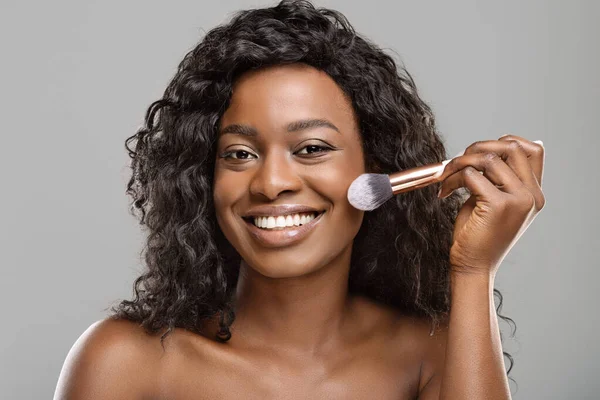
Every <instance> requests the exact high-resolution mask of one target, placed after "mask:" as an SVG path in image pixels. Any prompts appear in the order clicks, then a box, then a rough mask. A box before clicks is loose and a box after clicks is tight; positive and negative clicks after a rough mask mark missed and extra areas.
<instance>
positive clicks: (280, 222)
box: [275, 215, 285, 228]
mask: <svg viewBox="0 0 600 400" xmlns="http://www.w3.org/2000/svg"><path fill="white" fill-rule="evenodd" d="M275 226H276V227H278V228H285V217H282V216H281V215H280V216H279V217H277V219H276V220H275Z"/></svg>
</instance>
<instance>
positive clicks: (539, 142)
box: [533, 140, 544, 146]
mask: <svg viewBox="0 0 600 400" xmlns="http://www.w3.org/2000/svg"><path fill="white" fill-rule="evenodd" d="M533 143H537V144H539V145H540V146H543V145H544V142H542V141H541V140H534V141H533Z"/></svg>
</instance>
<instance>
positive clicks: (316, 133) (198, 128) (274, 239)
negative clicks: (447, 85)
mask: <svg viewBox="0 0 600 400" xmlns="http://www.w3.org/2000/svg"><path fill="white" fill-rule="evenodd" d="M134 140H135V141H136V145H135V149H132V148H130V147H129V144H130V143H131V142H132V141H134ZM126 147H127V149H128V150H129V152H130V156H131V158H132V169H133V174H132V177H131V180H130V181H129V184H128V193H129V194H131V195H132V197H133V200H134V201H133V206H134V207H135V209H136V210H139V211H140V214H141V223H142V224H145V225H146V226H147V227H148V231H149V235H148V242H147V247H146V249H145V254H146V258H145V259H146V263H147V266H148V271H147V272H146V273H145V274H144V275H142V276H141V277H139V278H138V279H137V280H136V282H135V298H134V299H133V300H132V301H123V302H122V303H121V304H119V306H118V307H117V308H115V309H114V310H113V311H114V315H112V316H111V318H107V319H106V320H103V321H100V322H98V323H96V324H93V325H92V326H91V327H90V328H89V329H88V330H87V331H86V332H85V333H84V334H83V335H82V337H81V338H80V339H79V340H78V341H77V342H76V344H75V345H74V346H73V349H72V350H71V352H70V353H69V355H68V357H67V360H66V361H65V366H64V367H63V371H62V373H61V376H60V378H59V382H58V387H57V390H56V394H55V399H65V400H66V399H72V400H74V399H87V400H96V399H116V398H118V399H365V398H374V399H415V398H418V399H426V400H431V399H439V398H449V399H482V398H485V399H506V398H510V391H509V386H508V380H507V373H506V372H505V366H504V361H503V352H502V347H501V337H500V333H499V330H498V320H497V314H496V312H495V311H494V308H493V307H494V303H493V294H494V293H497V294H499V292H497V291H496V292H495V290H494V289H493V284H494V278H495V275H496V272H497V269H498V267H499V265H500V263H501V261H502V259H503V258H504V256H505V255H506V254H507V252H508V251H509V249H510V248H511V247H512V245H514V243H515V242H516V240H517V239H518V237H519V236H520V235H521V234H522V233H523V231H524V230H525V229H526V228H527V226H528V225H529V224H530V223H531V221H532V220H533V218H534V217H535V215H536V214H537V213H538V212H539V211H540V210H541V209H542V207H543V205H544V196H543V193H542V191H541V179H542V168H543V148H542V147H541V146H540V145H538V144H536V143H532V142H530V141H529V140H526V139H524V138H521V137H517V136H505V137H502V138H500V139H499V140H487V141H481V142H477V143H474V144H473V145H471V146H470V147H468V148H467V149H466V150H465V153H464V155H463V156H459V157H456V158H455V159H454V160H453V161H452V162H451V163H449V164H448V165H447V166H446V169H445V171H444V174H443V175H442V176H441V177H440V181H441V182H442V183H441V184H435V185H431V186H428V187H425V188H422V189H418V190H415V191H412V192H408V193H405V194H402V195H398V196H396V197H394V198H393V199H392V200H390V201H388V202H387V203H385V204H384V205H383V206H382V207H380V208H378V209H377V210H375V211H372V212H369V213H364V212H362V211H359V210H356V209H354V208H353V207H352V206H351V205H350V204H349V203H348V201H347V197H346V196H347V190H348V187H349V185H350V183H351V182H352V181H353V180H354V179H355V178H356V177H357V176H359V175H360V174H362V173H365V172H379V173H392V172H395V171H398V170H402V169H406V168H410V167H415V166H419V165H423V164H427V163H434V162H439V161H441V160H443V159H445V158H446V151H445V149H444V146H443V143H442V140H441V138H440V137H439V136H438V134H437V133H436V129H435V124H434V118H433V115H432V113H431V110H430V108H429V107H428V106H427V105H426V104H425V103H424V102H423V101H422V100H421V99H420V98H419V96H418V95H417V90H416V88H415V86H414V83H413V81H412V79H411V77H410V75H409V74H408V73H407V72H406V71H404V70H403V69H401V70H400V72H398V69H397V66H396V64H395V63H394V61H393V60H392V58H390V57H389V56H388V55H386V54H385V53H384V52H382V51H381V50H380V49H379V48H378V47H377V46H375V45H374V44H372V43H370V42H369V41H367V40H366V39H363V38H361V37H360V36H359V35H357V34H355V32H354V31H353V29H352V27H351V26H350V24H349V23H348V21H347V20H346V19H345V18H344V17H343V15H341V14H340V13H338V12H336V11H333V10H327V9H315V8H314V7H313V5H312V4H310V3H309V2H306V1H282V2H281V3H280V4H279V5H277V6H275V7H272V8H265V9H257V10H249V11H244V12H239V13H238V14H237V15H236V16H235V17H234V18H233V19H232V21H231V22H230V23H228V24H226V25H223V26H219V27H217V28H215V29H213V30H212V31H210V32H209V33H208V34H207V35H206V37H205V38H204V39H203V40H202V42H201V43H199V44H198V46H197V47H196V48H194V49H193V50H192V51H191V52H189V53H188V54H187V55H186V57H185V58H184V60H183V61H182V62H181V64H180V66H179V68H178V71H177V74H176V75H175V77H174V78H173V80H172V81H171V83H170V84H169V86H168V87H167V89H166V91H165V93H164V96H163V98H162V99H160V100H158V101H156V102H155V103H153V104H152V105H151V106H150V108H149V110H148V113H147V116H146V121H145V126H144V127H143V129H140V131H139V132H137V133H136V135H134V136H132V137H130V138H128V140H127V142H126ZM478 171H481V172H483V174H480V173H478ZM458 188H466V189H468V191H469V192H470V194H471V197H470V198H469V199H468V200H467V201H466V202H464V201H462V199H461V198H460V196H459V195H458V193H456V192H454V191H455V190H456V189H458ZM438 189H440V194H439V197H438ZM453 192H454V193H453ZM500 299H501V298H500ZM450 310H452V312H450ZM509 358H510V356H509ZM511 363H512V360H511ZM509 371H510V370H509Z"/></svg>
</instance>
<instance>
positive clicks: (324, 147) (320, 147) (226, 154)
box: [221, 144, 334, 160]
mask: <svg viewBox="0 0 600 400" xmlns="http://www.w3.org/2000/svg"><path fill="white" fill-rule="evenodd" d="M308 147H316V148H318V149H321V150H320V151H316V152H312V153H306V154H302V155H301V156H309V157H310V156H311V154H320V153H326V152H328V151H332V150H334V149H333V148H331V147H327V146H319V145H316V144H309V145H307V146H304V147H303V148H301V149H300V150H299V151H298V152H300V151H302V150H304V149H307V148H308ZM298 152H296V153H295V154H297V153H298ZM236 153H246V154H252V153H250V152H249V151H246V150H231V151H228V152H225V153H223V154H221V158H225V159H231V160H249V158H234V157H231V155H233V154H236Z"/></svg>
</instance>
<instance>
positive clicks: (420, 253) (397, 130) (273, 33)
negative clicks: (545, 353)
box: [112, 0, 516, 374]
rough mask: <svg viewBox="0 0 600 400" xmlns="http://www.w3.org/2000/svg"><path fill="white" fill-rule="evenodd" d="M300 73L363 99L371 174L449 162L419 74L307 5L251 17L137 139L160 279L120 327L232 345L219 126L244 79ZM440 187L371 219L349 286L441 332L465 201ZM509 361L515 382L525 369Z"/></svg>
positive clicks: (193, 71) (146, 286)
mask: <svg viewBox="0 0 600 400" xmlns="http://www.w3.org/2000/svg"><path fill="white" fill-rule="evenodd" d="M290 63H303V64H307V65H310V66H312V67H314V68H317V69H319V70H321V71H324V72H325V73H327V74H328V75H329V76H330V77H331V78H332V79H333V80H334V81H335V82H336V83H337V85H338V86H339V87H340V88H341V89H342V90H343V92H344V93H345V94H346V95H347V97H348V98H349V99H350V100H351V102H352V106H353V108H354V111H355V113H356V116H357V118H358V122H359V129H360V134H361V137H362V145H363V149H364V154H365V161H366V165H367V167H368V169H369V170H370V171H371V172H377V173H393V172H396V171H399V170H403V169H406V168H411V167H416V166H420V165H423V164H427V163H435V162H440V161H442V160H444V159H446V158H447V154H446V150H445V146H444V144H443V140H442V138H441V137H440V136H439V134H438V133H437V131H436V127H435V121H434V116H433V113H432V111H431V109H430V107H428V106H427V104H425V103H424V102H423V100H422V99H421V98H420V97H419V95H418V93H417V89H416V86H415V83H414V81H413V79H412V77H411V76H410V74H409V73H408V72H407V71H406V69H405V68H404V67H403V66H398V65H397V63H396V62H395V61H394V59H393V58H392V57H391V56H390V55H388V54H386V53H385V52H384V51H383V50H382V49H380V48H379V47H378V46H376V45H375V44H374V43H372V42H370V41H369V40H368V39H366V38H363V37H361V36H360V35H359V34H357V33H356V32H355V31H354V29H353V27H352V26H351V25H350V23H349V22H348V21H347V19H346V18H345V17H344V16H343V15H342V14H341V13H339V12H337V11H335V10H331V9H326V8H318V9H317V8H315V7H314V6H313V5H312V4H311V3H310V2H309V1H302V0H301V1H288V0H284V1H281V2H280V3H279V4H278V5H276V6H274V7H270V8H261V9H252V10H245V11H239V12H237V13H236V14H234V16H233V17H232V18H231V19H230V21H229V22H228V23H227V24H223V25H220V26H218V27H216V28H214V29H212V30H210V31H209V32H208V33H207V34H206V35H205V37H204V38H203V40H202V41H200V42H199V43H198V44H197V45H196V46H195V47H194V48H193V49H192V50H191V51H189V52H188V53H187V54H186V55H185V57H184V58H183V60H182V61H181V63H180V64H179V66H178V68H177V71H176V73H175V76H174V77H173V78H172V80H171V81H170V83H169V84H168V86H167V88H166V90H165V92H164V94H163V96H162V98H161V99H159V100H157V101H155V102H154V103H152V104H151V105H150V106H149V108H148V110H147V113H146V117H145V122H144V126H143V127H142V128H140V129H139V130H138V131H137V132H136V133H135V134H134V135H132V136H130V137H129V138H127V140H126V142H125V147H126V149H127V150H128V152H129V156H130V157H131V170H132V175H131V179H130V180H129V182H128V184H127V194H128V195H130V196H131V198H132V203H131V211H132V213H133V214H134V215H135V216H137V217H138V218H139V221H140V224H141V225H142V226H145V227H146V229H147V231H148V236H147V242H146V244H145V246H144V249H142V253H141V254H145V264H146V265H147V270H146V271H145V273H144V274H143V275H141V276H139V277H138V278H137V279H136V281H135V283H134V298H133V299H132V300H124V301H122V302H121V303H120V304H119V305H118V306H117V307H116V308H114V307H113V309H112V311H113V312H114V314H113V318H123V319H128V320H132V321H137V322H139V323H140V324H141V325H142V326H143V327H144V329H145V330H146V331H147V332H149V333H156V332H158V331H159V330H162V329H163V328H166V332H165V333H164V334H163V335H162V336H161V343H162V340H163V339H164V337H165V336H166V335H167V334H168V333H169V332H171V331H172V330H173V329H174V328H175V327H180V328H184V329H187V330H190V331H192V332H196V333H201V323H202V322H203V321H204V320H206V319H209V318H214V317H219V319H220V331H219V333H218V335H217V338H218V339H220V340H221V341H226V340H228V339H229V338H230V337H231V332H230V331H229V327H230V326H231V324H232V322H233V320H234V319H235V312H234V309H233V306H232V304H233V302H232V298H233V294H234V290H235V287H236V284H237V279H238V272H239V264H240V256H239V254H237V253H236V251H235V250H234V249H233V248H232V246H231V245H230V244H229V243H228V241H227V240H226V239H225V237H224V235H223V233H222V232H221V230H220V228H219V226H218V224H217V221H216V216H215V210H214V204H213V197H212V187H213V173H214V163H215V156H216V154H215V152H216V149H215V145H216V140H217V127H218V123H219V120H220V117H221V116H222V114H223V113H224V111H225V110H226V109H227V107H228V104H229V101H230V98H231V94H232V85H233V83H234V81H235V80H236V78H237V77H239V76H240V75H241V74H243V73H245V72H247V71H250V70H254V69H257V68H261V67H266V66H270V65H278V64H290ZM133 143H135V148H132V147H130V145H132V144H133ZM438 188H439V184H435V185H431V186H428V187H425V188H422V189H419V190H415V191H412V192H408V193H405V194H402V195H399V196H395V197H394V198H393V200H390V201H388V202H387V203H385V204H384V205H383V206H381V207H380V208H378V209H376V210H374V211H372V212H368V213H365V216H364V220H363V224H362V226H361V228H360V230H359V232H358V234H357V236H356V238H355V242H354V246H353V252H352V259H351V266H350V276H349V283H348V284H349V291H350V292H351V293H353V294H362V295H365V296H368V297H369V298H372V299H373V300H375V301H377V302H380V303H382V304H385V305H389V306H392V307H394V308H396V309H397V310H399V311H401V312H402V313H404V314H406V315H414V316H420V317H426V318H428V319H429V320H430V321H431V323H432V326H435V325H436V324H438V323H439V322H440V321H442V320H444V319H446V318H447V317H448V315H449V308H450V300H451V299H450V295H451V293H450V288H449V253H450V246H451V243H452V234H453V227H454V222H455V219H456V215H457V213H458V210H459V209H460V206H461V205H462V201H463V199H462V198H461V196H460V194H459V193H458V192H457V193H454V194H453V195H451V196H450V197H448V198H446V199H443V200H440V199H438V198H437V189H438ZM494 294H495V295H497V296H499V300H500V301H499V304H498V308H497V309H496V312H497V314H498V316H499V317H500V318H502V319H504V320H505V321H510V322H512V323H513V324H514V322H513V321H512V320H511V319H510V318H507V317H504V316H502V315H500V311H501V306H502V295H501V293H500V292H499V291H498V290H497V289H494ZM515 329H516V326H515ZM501 336H502V335H501ZM504 354H505V356H507V357H508V358H509V359H510V362H511V365H510V368H509V369H508V371H507V374H508V373H510V370H511V369H512V365H513V359H512V357H511V356H510V354H508V353H506V352H505V353H504Z"/></svg>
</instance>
